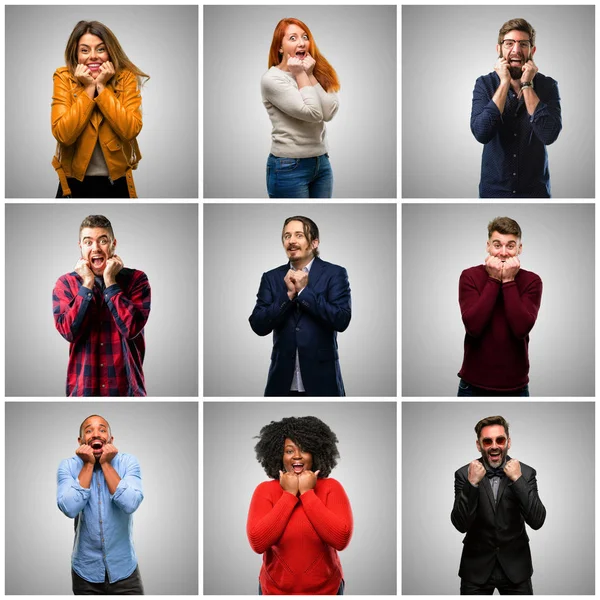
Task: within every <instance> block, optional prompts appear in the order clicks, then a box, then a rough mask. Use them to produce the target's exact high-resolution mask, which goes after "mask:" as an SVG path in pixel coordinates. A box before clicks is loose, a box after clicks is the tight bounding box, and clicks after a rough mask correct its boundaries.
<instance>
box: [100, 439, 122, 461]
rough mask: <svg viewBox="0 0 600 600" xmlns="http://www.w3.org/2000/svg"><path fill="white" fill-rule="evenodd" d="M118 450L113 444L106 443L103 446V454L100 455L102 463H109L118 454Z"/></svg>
mask: <svg viewBox="0 0 600 600" xmlns="http://www.w3.org/2000/svg"><path fill="white" fill-rule="evenodd" d="M117 452H118V450H117V449H116V448H115V446H113V445H112V444H104V446H102V454H101V455H100V464H101V465H103V464H104V463H109V462H111V461H112V459H113V458H114V457H115V456H116V455H117Z"/></svg>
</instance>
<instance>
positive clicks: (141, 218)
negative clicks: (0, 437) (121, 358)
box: [5, 203, 198, 396]
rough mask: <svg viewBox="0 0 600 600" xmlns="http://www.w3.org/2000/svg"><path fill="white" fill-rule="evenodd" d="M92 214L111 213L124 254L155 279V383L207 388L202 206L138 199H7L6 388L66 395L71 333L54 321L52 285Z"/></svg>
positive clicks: (163, 392) (149, 388)
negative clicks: (201, 306) (201, 364)
mask: <svg viewBox="0 0 600 600" xmlns="http://www.w3.org/2000/svg"><path fill="white" fill-rule="evenodd" d="M90 214H102V215H105V216H106V217H108V219H109V220H110V222H111V223H112V226H113V230H114V233H115V238H116V240H117V254H118V255H119V256H120V257H121V258H122V259H123V261H124V263H125V266H127V267H132V268H135V269H139V270H140V271H144V273H146V275H147V276H148V280H149V281H150V287H151V289H152V308H151V310H150V317H149V318H148V323H147V325H146V327H145V328H144V335H145V336H146V356H145V358H144V375H145V377H146V392H147V393H148V395H149V396H197V395H198V206H197V205H196V204H131V203H125V204H123V203H118V204H116V203H115V204H65V203H62V204H44V205H40V204H7V205H6V209H5V217H6V222H5V227H6V329H5V331H6V356H5V364H6V379H5V385H6V395H7V396H64V395H65V387H66V380H67V363H68V358H69V343H68V342H67V341H66V340H65V339H64V338H63V337H62V336H61V335H60V334H59V333H58V331H57V330H56V328H55V326H54V318H53V313H52V290H53V289H54V285H55V284H56V281H57V280H58V278H59V277H61V276H62V275H64V274H65V273H70V272H72V271H73V269H74V268H75V263H76V262H77V261H78V260H79V258H80V256H81V252H80V249H79V246H78V245H77V242H78V236H79V226H80V225H81V221H83V219H84V218H85V217H86V216H87V215H90Z"/></svg>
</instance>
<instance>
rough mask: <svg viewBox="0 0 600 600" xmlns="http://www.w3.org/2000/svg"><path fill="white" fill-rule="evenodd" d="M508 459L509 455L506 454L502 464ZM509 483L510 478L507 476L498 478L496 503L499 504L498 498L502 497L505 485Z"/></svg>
mask: <svg viewBox="0 0 600 600" xmlns="http://www.w3.org/2000/svg"><path fill="white" fill-rule="evenodd" d="M509 460H510V456H508V454H507V455H506V460H505V462H504V464H506V463H507V462H508V461H509ZM509 483H510V479H509V478H508V477H503V478H502V479H501V480H500V485H499V486H498V500H497V504H500V499H501V498H502V494H503V493H504V490H505V489H506V486H507V485H508V484H509Z"/></svg>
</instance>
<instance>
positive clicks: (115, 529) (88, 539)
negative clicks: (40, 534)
mask: <svg viewBox="0 0 600 600" xmlns="http://www.w3.org/2000/svg"><path fill="white" fill-rule="evenodd" d="M111 465H112V467H113V468H114V470H115V471H116V472H117V473H118V474H119V477H120V478H121V481H119V485H117V489H116V491H115V493H114V494H112V495H111V493H110V492H109V491H108V485H107V484H106V480H105V479H104V474H103V473H102V469H100V468H98V467H96V468H94V473H93V475H92V482H91V484H90V487H89V489H88V488H84V487H82V486H81V485H79V479H78V477H79V472H80V471H81V467H82V466H83V460H81V458H79V457H78V456H73V457H72V458H67V459H65V460H63V461H62V462H61V463H60V466H59V467H58V476H57V479H58V491H57V494H56V500H57V503H58V508H60V510H61V511H62V512H63V513H65V515H67V517H70V518H71V519H73V518H74V517H76V516H78V515H79V521H78V523H77V529H76V532H75V543H74V544H73V555H72V557H71V566H72V567H73V570H74V571H75V573H77V575H79V576H80V577H82V578H83V579H85V580H86V581H90V582H92V583H103V582H104V580H105V576H106V575H108V581H109V582H110V583H114V582H115V581H120V580H121V579H126V578H127V577H129V576H130V575H131V574H132V573H133V572H134V571H135V568H136V566H137V557H136V555H135V550H134V549H133V539H132V529H133V528H132V525H133V517H132V513H133V512H134V511H135V510H136V509H137V507H138V506H139V505H140V502H141V501H142V499H143V498H144V495H143V494H142V479H141V474H140V465H139V463H138V461H137V459H136V458H135V456H132V455H131V454H123V453H122V452H119V453H117V455H116V456H115V457H114V458H113V459H112V461H111Z"/></svg>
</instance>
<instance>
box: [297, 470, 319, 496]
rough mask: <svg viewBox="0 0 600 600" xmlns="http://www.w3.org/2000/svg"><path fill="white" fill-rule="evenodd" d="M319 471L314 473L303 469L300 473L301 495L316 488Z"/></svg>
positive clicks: (299, 487)
mask: <svg viewBox="0 0 600 600" xmlns="http://www.w3.org/2000/svg"><path fill="white" fill-rule="evenodd" d="M319 473H320V471H315V472H314V473H313V472H312V471H302V473H300V475H298V490H299V491H300V495H302V494H304V492H308V490H312V489H314V487H315V485H317V477H318V476H319Z"/></svg>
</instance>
